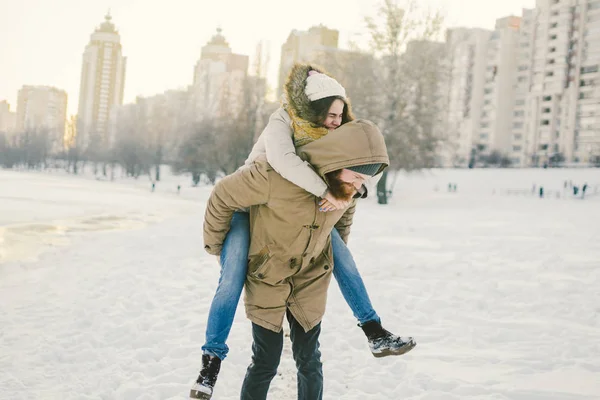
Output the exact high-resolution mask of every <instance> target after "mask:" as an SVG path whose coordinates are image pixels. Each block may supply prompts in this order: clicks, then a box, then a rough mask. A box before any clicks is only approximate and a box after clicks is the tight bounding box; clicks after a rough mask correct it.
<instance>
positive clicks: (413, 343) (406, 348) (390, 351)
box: [371, 342, 417, 358]
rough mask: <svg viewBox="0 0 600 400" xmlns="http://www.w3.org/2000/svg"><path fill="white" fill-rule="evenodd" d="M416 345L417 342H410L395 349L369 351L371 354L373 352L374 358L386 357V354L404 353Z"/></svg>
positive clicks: (396, 354) (397, 354)
mask: <svg viewBox="0 0 600 400" xmlns="http://www.w3.org/2000/svg"><path fill="white" fill-rule="evenodd" d="M416 345H417V343H415V342H410V343H408V344H407V345H406V346H402V347H400V348H399V349H395V350H390V349H387V350H383V351H381V352H380V353H371V354H373V357H375V358H382V357H387V356H401V355H402V354H406V353H408V352H409V351H411V350H412V349H414V348H415V346H416Z"/></svg>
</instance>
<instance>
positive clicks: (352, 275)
mask: <svg viewBox="0 0 600 400" xmlns="http://www.w3.org/2000/svg"><path fill="white" fill-rule="evenodd" d="M331 245H332V247H333V263H334V267H333V275H334V276H335V279H336V280H337V282H338V285H339V286H340V290H341V291H342V295H343V296H344V298H345V299H346V302H347V303H348V305H349V306H350V308H351V309H352V312H353V313H354V316H355V317H356V319H358V321H359V322H360V327H361V328H362V330H363V332H364V333H365V336H366V337H367V339H368V341H369V347H370V349H371V353H372V354H373V356H375V357H386V356H394V355H402V354H404V353H406V352H409V351H410V350H412V349H413V348H414V347H415V346H416V345H417V343H416V342H415V341H414V339H413V338H412V337H401V336H397V335H394V334H393V333H391V332H390V331H388V330H386V329H384V328H383V326H381V319H380V318H379V316H378V315H377V313H376V312H375V310H374V309H373V306H372V305H371V300H370V299H369V295H368V294H367V288H366V287H365V284H364V282H363V280H362V278H361V276H360V273H359V272H358V269H357V268H356V263H355V262H354V258H352V254H351V253H350V250H349V249H348V247H347V246H346V243H344V241H343V240H342V238H341V236H340V234H339V233H338V231H337V230H336V229H334V230H333V231H331Z"/></svg>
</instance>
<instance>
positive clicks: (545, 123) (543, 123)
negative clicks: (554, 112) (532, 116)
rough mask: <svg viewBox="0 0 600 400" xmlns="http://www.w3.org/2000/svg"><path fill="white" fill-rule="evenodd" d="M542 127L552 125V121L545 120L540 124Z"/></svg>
mask: <svg viewBox="0 0 600 400" xmlns="http://www.w3.org/2000/svg"><path fill="white" fill-rule="evenodd" d="M540 125H550V120H549V119H543V120H542V122H541V123H540Z"/></svg>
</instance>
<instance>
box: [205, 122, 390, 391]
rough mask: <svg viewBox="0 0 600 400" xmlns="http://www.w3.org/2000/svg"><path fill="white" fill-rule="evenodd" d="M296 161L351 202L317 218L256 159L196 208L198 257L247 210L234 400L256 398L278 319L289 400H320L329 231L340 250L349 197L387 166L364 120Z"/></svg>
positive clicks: (275, 344)
mask: <svg viewBox="0 0 600 400" xmlns="http://www.w3.org/2000/svg"><path fill="white" fill-rule="evenodd" d="M298 154H299V155H300V156H301V157H302V158H303V159H304V160H305V161H307V162H309V163H310V164H311V165H312V166H313V167H314V168H315V169H316V171H317V172H318V173H319V174H320V175H321V176H322V177H323V178H324V179H325V181H326V182H327V184H328V186H329V189H330V191H331V192H332V194H333V195H334V196H335V197H336V198H338V199H340V200H348V201H351V203H350V206H349V207H348V208H347V209H342V210H338V211H333V212H329V213H322V212H319V200H320V199H319V198H318V197H317V196H315V195H313V194H311V193H309V192H307V191H305V190H304V189H301V188H300V187H298V186H296V185H294V184H293V183H291V182H289V181H287V180H285V179H284V178H283V177H281V176H280V175H279V174H278V173H277V172H275V171H274V170H273V169H272V168H271V167H270V165H269V164H268V163H267V161H266V158H265V157H259V158H258V159H257V160H256V161H255V162H254V163H253V164H251V165H248V166H246V167H244V168H242V169H240V170H238V171H237V172H235V173H234V174H232V175H229V176H228V177H226V178H224V179H222V180H221V181H220V182H219V183H218V184H217V185H216V186H215V189H214V190H213V192H212V194H211V196H210V199H209V201H208V204H207V208H206V215H205V221H204V242H205V249H206V250H207V251H208V252H209V253H210V254H215V255H217V254H219V253H220V250H221V247H222V244H223V240H224V238H225V236H226V234H227V231H228V229H229V226H230V221H231V218H232V215H233V213H234V212H235V211H236V210H238V209H241V208H247V207H250V231H251V244H250V252H249V264H248V275H247V279H246V284H245V289H246V290H245V298H244V301H245V305H246V315H247V317H248V318H249V319H250V320H251V321H252V335H253V339H254V342H253V345H252V351H253V356H252V363H251V364H250V366H249V367H248V371H247V373H246V378H245V379H244V383H243V386H242V394H241V399H242V400H255V399H266V396H267V392H268V390H269V385H270V383H271V380H272V379H273V377H274V376H275V374H276V373H277V367H278V365H279V360H280V357H281V351H282V348H283V332H282V325H283V318H284V316H287V319H288V321H289V324H290V334H291V335H290V337H291V340H292V351H293V355H294V359H295V361H296V366H297V368H298V397H299V398H301V399H311V400H312V399H314V400H318V399H321V398H322V393H323V372H322V364H321V361H320V352H319V341H318V339H319V334H320V327H321V325H320V324H321V320H322V318H323V314H324V312H325V303H326V299H327V289H328V285H329V281H330V280H331V274H332V270H333V267H334V266H333V258H332V252H331V242H330V233H331V230H332V229H333V228H334V227H335V228H336V229H337V230H338V231H339V233H340V235H341V237H342V239H343V240H344V241H346V242H347V240H348V235H349V234H350V227H351V225H352V218H353V216H354V211H355V207H356V200H354V199H353V197H354V196H355V194H356V193H357V190H359V189H360V188H361V187H362V184H363V183H364V182H365V181H366V180H367V179H368V178H370V177H371V176H373V175H375V174H377V173H379V172H381V171H383V169H384V168H385V167H387V165H388V164H389V159H388V156H387V149H386V146H385V142H384V139H383V136H382V134H381V132H380V131H379V129H378V128H377V127H376V126H375V125H374V124H373V123H371V122H369V121H366V120H356V121H352V122H348V123H346V124H344V125H343V126H341V127H340V128H338V129H336V130H335V131H332V132H330V133H329V134H327V135H326V136H324V137H322V138H320V139H319V140H315V141H313V142H311V143H308V144H306V145H305V146H302V147H300V148H298Z"/></svg>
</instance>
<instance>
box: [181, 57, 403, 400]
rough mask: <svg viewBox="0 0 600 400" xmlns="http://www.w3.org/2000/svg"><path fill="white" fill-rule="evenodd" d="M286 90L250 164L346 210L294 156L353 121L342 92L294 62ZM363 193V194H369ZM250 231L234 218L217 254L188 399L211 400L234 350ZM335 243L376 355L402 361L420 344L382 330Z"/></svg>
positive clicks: (338, 273)
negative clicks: (198, 364)
mask: <svg viewBox="0 0 600 400" xmlns="http://www.w3.org/2000/svg"><path fill="white" fill-rule="evenodd" d="M285 92H286V99H287V102H286V103H285V104H284V105H283V107H282V108H280V109H279V110H277V111H276V112H275V113H274V114H273V115H271V117H270V119H269V123H268V125H267V127H266V128H265V130H264V131H263V133H262V134H261V136H260V137H259V139H258V141H257V143H256V144H255V145H254V148H253V149H252V152H251V153H250V155H249V157H248V160H247V161H246V164H249V163H251V162H252V161H253V160H254V159H256V157H258V156H259V155H261V154H265V153H266V156H267V159H268V161H269V164H271V166H272V167H273V168H274V169H275V170H276V171H277V172H278V173H279V174H280V175H281V176H283V177H284V178H285V179H287V180H289V181H291V182H292V183H294V184H296V185H297V186H300V187H301V188H303V189H305V190H306V191H308V192H310V193H312V194H314V195H315V196H318V197H321V198H322V199H323V200H322V201H321V203H320V204H321V211H323V212H327V211H333V210H338V209H343V208H345V207H346V206H347V205H348V202H346V201H343V200H340V199H338V198H336V196H335V195H334V194H332V193H330V192H329V190H328V188H327V185H326V184H325V182H324V181H323V180H322V179H321V178H320V177H319V176H318V175H317V173H316V172H315V171H314V170H313V169H312V168H311V167H310V165H309V164H307V163H306V162H304V161H302V160H301V159H300V158H299V157H298V156H297V155H296V152H295V146H301V145H303V144H305V143H307V142H309V141H312V140H316V139H319V138H320V137H323V136H325V135H327V133H328V132H329V131H330V130H333V129H336V128H337V127H339V126H340V125H342V124H344V123H346V122H349V121H352V120H353V119H354V118H353V116H352V112H351V110H350V103H349V101H348V99H347V98H346V92H345V90H344V88H343V87H342V86H341V85H340V84H339V83H338V82H337V81H336V80H335V79H333V78H331V77H329V76H328V75H326V74H325V73H323V72H322V70H321V69H320V68H317V67H315V66H312V65H307V64H296V65H294V67H293V68H292V70H291V72H290V74H289V76H288V79H287V82H286V84H285ZM358 172H360V171H358ZM363 189H364V188H363ZM362 195H363V197H365V196H366V190H363V193H362ZM249 231H250V229H249V218H248V213H246V212H236V213H235V214H234V216H233V218H232V221H231V225H230V230H229V232H228V234H227V238H226V240H225V242H224V244H223V247H222V249H221V253H220V263H221V276H220V279H219V285H218V287H217V291H216V293H215V297H214V298H213V301H212V304H211V308H210V312H209V316H208V324H207V329H206V343H205V344H204V346H202V350H203V351H204V354H203V356H202V370H201V371H200V376H199V377H198V380H197V382H196V384H195V385H194V387H193V388H192V390H191V392H190V397H191V398H196V399H209V398H210V397H211V395H212V390H213V387H214V385H215V382H216V379H217V375H218V373H219V369H220V364H221V361H222V360H223V359H225V357H226V356H227V352H228V350H229V349H228V347H227V345H226V344H225V342H226V340H227V337H228V335H229V331H230V329H231V325H232V323H233V318H234V315H235V311H236V308H237V304H238V301H239V298H240V295H241V292H242V288H243V286H244V282H245V279H246V271H247V262H248V261H247V259H248V249H249V245H250V233H249ZM331 242H332V247H333V256H334V265H335V268H334V269H333V274H334V277H335V278H336V280H337V282H338V284H339V286H340V290H341V292H342V295H343V296H344V298H345V300H346V302H347V303H348V305H349V306H350V308H351V309H352V312H353V314H354V316H355V317H356V318H357V320H358V321H359V326H360V327H361V328H362V329H363V331H364V332H365V335H366V336H367V339H368V342H369V346H370V348H371V352H372V353H373V355H374V356H375V357H384V356H388V355H400V354H404V353H406V352H407V351H409V350H410V349H412V348H413V347H414V346H415V342H414V341H413V339H412V338H401V337H399V336H396V335H393V334H392V333H390V332H388V331H387V330H385V329H383V327H382V326H381V320H380V318H379V316H378V315H377V313H376V312H375V310H374V309H373V306H372V305H371V301H370V300H369V296H368V294H367V291H366V288H365V286H364V283H363V281H362V278H361V276H360V274H359V272H358V270H357V268H356V264H355V263H354V260H353V258H352V255H351V253H350V251H349V250H348V248H347V247H346V243H344V241H343V240H342V238H341V237H340V235H339V233H338V232H337V230H335V229H334V230H333V231H332V233H331Z"/></svg>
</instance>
